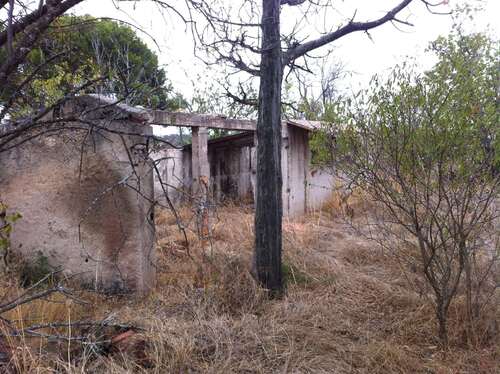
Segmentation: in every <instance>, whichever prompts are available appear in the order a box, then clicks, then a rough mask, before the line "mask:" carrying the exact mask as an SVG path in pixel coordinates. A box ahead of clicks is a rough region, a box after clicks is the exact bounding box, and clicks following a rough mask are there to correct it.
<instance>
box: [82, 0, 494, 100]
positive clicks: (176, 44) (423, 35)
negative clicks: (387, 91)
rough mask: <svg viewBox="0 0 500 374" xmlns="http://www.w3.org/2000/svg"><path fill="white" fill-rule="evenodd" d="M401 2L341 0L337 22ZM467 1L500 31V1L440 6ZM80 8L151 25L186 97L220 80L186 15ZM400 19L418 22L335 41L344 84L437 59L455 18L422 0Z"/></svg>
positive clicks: (126, 7)
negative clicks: (434, 51)
mask: <svg viewBox="0 0 500 374" xmlns="http://www.w3.org/2000/svg"><path fill="white" fill-rule="evenodd" d="M237 1H238V0H233V1H232V2H231V3H233V4H234V3H236V2H237ZM398 2H399V0H350V1H339V2H338V4H339V5H338V7H336V9H335V11H334V13H333V15H337V17H335V18H336V19H334V17H331V18H332V23H333V24H332V25H336V24H339V23H340V22H341V21H342V19H343V18H344V19H345V18H349V17H350V16H351V15H352V14H353V12H354V11H355V10H357V13H356V14H357V15H356V20H358V21H366V20H371V19H374V18H378V17H380V16H381V15H382V14H383V13H384V11H387V10H388V9H390V8H392V7H393V6H394V5H396V4H397V3H398ZM181 3H182V2H181ZM346 3H348V4H346ZM463 3H469V4H471V5H478V4H480V3H482V4H484V11H482V12H481V13H478V14H477V16H476V17H475V18H474V19H473V20H472V21H471V24H470V27H471V28H472V29H474V30H485V29H486V28H489V29H490V32H491V33H492V34H493V35H496V36H497V37H498V36H499V34H500V28H499V25H498V15H499V14H500V1H499V0H468V1H465V0H449V5H448V6H443V7H441V8H440V9H442V10H446V9H449V7H454V6H455V5H457V4H463ZM74 12H75V13H76V14H90V15H92V16H95V17H113V18H116V19H120V20H124V21H127V22H130V23H133V24H135V25H137V26H138V27H140V28H141V29H143V30H145V31H146V32H147V33H148V34H149V35H150V36H152V37H153V38H154V39H155V41H156V43H157V44H158V46H157V45H156V44H155V42H154V41H153V40H152V39H151V37H148V36H146V35H145V34H141V33H139V34H140V35H141V37H142V38H143V39H144V41H145V42H146V43H147V44H148V45H149V46H150V48H151V49H153V50H155V51H156V53H157V54H158V56H159V60H160V63H161V64H162V65H165V66H166V71H167V77H168V78H169V79H170V80H171V81H172V83H173V85H174V88H175V89H176V90H178V91H180V92H181V93H183V94H184V95H185V96H186V97H190V96H191V95H192V92H193V84H196V83H199V82H200V81H202V82H204V83H205V84H206V83H207V82H208V83H210V80H211V79H215V80H216V79H218V77H217V74H216V73H214V72H213V71H209V70H207V68H206V66H205V65H204V64H203V63H202V62H201V61H200V60H198V59H195V58H194V57H193V42H192V37H191V34H190V32H189V31H188V30H186V29H185V27H184V25H183V24H182V23H181V22H180V20H179V19H178V18H176V17H174V16H173V15H165V14H162V13H161V12H160V11H159V10H158V9H157V7H156V6H155V5H154V4H153V3H152V2H149V1H147V0H142V1H139V2H128V1H118V2H113V1H103V0H87V1H85V2H84V3H82V5H80V6H78V7H77V8H76V10H75V11H74ZM294 12H295V9H289V7H285V8H284V10H283V14H282V20H284V22H286V21H287V20H288V19H291V18H294V19H295V15H296V14H297V13H296V12H295V14H294ZM400 18H401V19H405V20H408V21H410V22H412V23H413V24H414V25H415V27H413V28H412V27H404V29H405V32H400V31H398V30H396V29H395V28H394V26H392V25H391V24H386V25H383V26H381V27H379V28H377V29H374V30H372V31H371V32H370V35H371V39H372V40H370V38H368V37H367V36H366V34H364V33H353V34H350V35H348V36H346V37H344V38H342V39H340V40H339V41H337V42H336V43H334V44H333V48H334V50H333V54H334V59H335V60H337V61H339V62H341V63H342V65H343V66H344V67H345V69H346V70H347V71H348V72H350V73H352V74H350V75H348V76H347V77H346V78H344V80H343V81H342V82H341V85H342V86H343V87H342V89H344V90H346V89H347V90H350V89H352V90H354V91H356V90H357V89H358V88H362V87H364V86H366V84H367V83H368V81H369V78H370V77H371V76H372V75H373V74H375V73H384V72H385V71H387V70H388V69H389V68H390V67H392V66H394V65H395V64H396V63H398V62H401V61H402V60H404V58H405V56H414V57H416V58H417V59H418V60H419V61H421V62H422V64H423V65H424V66H425V65H429V64H430V63H431V62H430V60H429V59H428V58H427V56H425V52H424V49H425V47H426V46H427V44H428V43H429V42H430V41H432V40H434V39H436V37H438V36H439V35H446V34H447V33H449V31H450V29H451V17H449V16H439V15H432V14H429V12H428V11H427V10H426V8H425V6H424V5H423V4H422V3H421V2H420V1H416V2H415V3H414V4H412V5H411V6H410V8H409V9H408V10H405V11H404V13H402V15H401V16H400ZM312 22H314V23H318V24H321V23H322V22H324V20H323V19H318V20H316V21H315V20H313V21H312ZM327 22H329V20H327ZM284 26H285V27H286V24H285V25H284ZM309 27H310V29H308V30H305V32H307V33H309V34H313V33H314V29H315V25H309ZM158 47H159V48H158ZM215 70H217V68H215ZM311 79H314V77H311Z"/></svg>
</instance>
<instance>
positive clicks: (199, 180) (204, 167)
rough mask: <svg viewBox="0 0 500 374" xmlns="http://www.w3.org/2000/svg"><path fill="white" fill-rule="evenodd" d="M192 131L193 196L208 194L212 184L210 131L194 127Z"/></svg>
mask: <svg viewBox="0 0 500 374" xmlns="http://www.w3.org/2000/svg"><path fill="white" fill-rule="evenodd" d="M192 131H193V133H192V146H191V148H192V149H191V150H192V167H193V194H197V193H200V192H204V193H206V192H207V190H208V188H209V183H210V165H209V164H208V129H207V128H206V127H193V128H192Z"/></svg>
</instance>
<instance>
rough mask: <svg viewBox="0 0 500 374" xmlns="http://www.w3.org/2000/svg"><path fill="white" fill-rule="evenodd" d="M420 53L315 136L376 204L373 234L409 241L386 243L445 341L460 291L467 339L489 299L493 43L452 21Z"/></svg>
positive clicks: (494, 191)
mask: <svg viewBox="0 0 500 374" xmlns="http://www.w3.org/2000/svg"><path fill="white" fill-rule="evenodd" d="M429 52H432V53H434V54H435V55H436V57H437V63H436V64H435V66H434V67H433V68H432V69H431V70H429V71H427V72H426V73H424V74H415V73H413V72H412V70H413V69H412V68H411V66H410V65H409V64H406V65H403V66H400V67H397V68H396V69H394V71H393V73H392V75H391V76H390V77H389V78H388V79H387V80H386V81H382V80H379V79H377V78H374V79H373V81H372V83H371V87H372V88H371V90H370V91H368V92H364V93H362V94H360V95H359V96H358V97H356V98H353V99H350V100H347V101H345V102H344V103H342V104H339V105H337V106H336V107H335V110H334V111H333V112H332V113H331V115H332V117H331V118H330V119H332V120H334V121H335V123H336V124H337V127H336V128H332V127H330V128H329V129H327V130H326V131H324V132H323V134H322V135H321V136H320V137H319V138H318V139H317V141H316V143H315V145H316V147H317V148H319V151H320V152H322V155H327V156H328V157H326V158H325V159H324V160H323V161H325V162H328V161H330V162H331V161H333V163H334V165H335V167H336V168H338V171H340V173H339V175H342V176H344V177H346V179H347V180H348V181H349V183H351V186H355V187H358V188H359V189H362V190H364V191H366V193H367V194H368V196H369V197H370V199H371V200H373V201H375V202H377V203H379V204H380V207H381V208H380V213H377V217H376V218H368V219H369V220H370V221H371V223H373V224H375V225H379V227H380V230H379V234H380V233H388V234H390V237H394V236H396V237H397V238H398V239H400V240H401V241H403V242H404V243H406V245H405V246H401V247H402V248H407V249H408V248H414V249H416V251H417V253H418V255H417V257H416V258H415V257H412V256H411V255H410V251H408V250H407V251H408V252H404V253H400V252H398V251H399V250H395V245H394V243H395V242H394V241H393V242H392V243H391V244H389V245H388V247H387V248H389V249H392V250H395V252H398V253H397V254H398V256H399V257H400V258H403V259H406V260H408V261H409V262H413V264H412V266H414V267H415V266H416V268H417V269H418V270H419V271H420V273H421V274H422V276H423V277H424V279H426V281H427V284H428V286H429V287H430V288H429V290H430V291H429V294H430V295H433V296H432V299H433V302H434V306H435V311H436V317H437V320H438V324H439V337H440V338H441V341H442V342H443V343H444V344H447V343H448V330H447V329H448V327H447V316H448V311H449V307H450V305H451V303H452V302H453V300H454V299H455V297H456V296H457V295H459V294H462V295H463V296H464V298H465V300H466V306H467V317H468V319H467V321H468V323H467V331H466V333H467V334H466V335H467V337H468V338H469V339H474V338H478V336H482V335H481V332H478V331H477V328H476V327H477V326H476V324H475V322H476V321H477V320H478V318H479V316H480V314H481V311H484V309H485V305H487V304H488V303H489V302H491V301H492V300H493V301H494V302H498V301H495V300H496V299H495V297H497V296H498V292H497V291H498V284H497V283H496V282H495V280H494V273H495V271H496V270H492V269H495V267H498V264H499V258H500V246H499V244H498V243H499V241H498V239H500V233H499V232H498V227H499V226H498V225H500V222H499V220H500V207H499V206H498V199H499V198H500V168H499V167H500V125H499V107H498V105H499V67H500V66H499V59H498V57H499V49H498V43H497V42H496V41H494V40H491V39H489V38H488V37H486V36H485V35H482V34H470V35H464V34H463V33H462V31H461V30H460V29H458V30H456V31H455V32H454V33H453V34H452V35H451V36H449V37H447V38H439V39H438V40H436V41H435V42H434V43H432V44H431V46H430V48H429ZM332 134H333V135H334V136H333V137H332ZM402 232H403V234H402ZM378 238H379V239H380V237H378ZM495 238H496V239H495ZM415 262H416V263H415Z"/></svg>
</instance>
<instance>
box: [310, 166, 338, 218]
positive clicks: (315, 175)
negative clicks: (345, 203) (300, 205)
mask: <svg viewBox="0 0 500 374" xmlns="http://www.w3.org/2000/svg"><path fill="white" fill-rule="evenodd" d="M334 181H335V178H334V176H333V175H332V173H331V172H330V171H328V170H322V169H318V168H312V169H310V172H309V179H308V183H307V209H308V210H315V209H319V208H321V206H322V205H323V204H324V203H325V202H326V201H327V200H328V199H330V198H332V197H333V191H334Z"/></svg>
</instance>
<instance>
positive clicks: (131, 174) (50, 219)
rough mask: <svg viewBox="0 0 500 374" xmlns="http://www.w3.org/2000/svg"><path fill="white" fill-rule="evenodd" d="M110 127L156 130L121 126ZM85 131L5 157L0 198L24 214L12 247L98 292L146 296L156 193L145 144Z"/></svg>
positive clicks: (47, 140)
mask: <svg viewBox="0 0 500 374" xmlns="http://www.w3.org/2000/svg"><path fill="white" fill-rule="evenodd" d="M106 127H108V128H110V129H112V130H116V131H120V130H123V131H126V132H128V133H130V132H132V133H133V132H135V131H137V132H136V133H142V134H144V133H147V132H148V131H149V132H150V131H151V130H150V128H149V126H146V127H144V126H142V125H138V124H131V123H127V122H121V121H120V122H113V123H107V124H106ZM84 134H85V133H82V132H78V133H77V132H71V133H70V132H66V133H65V134H64V135H57V136H52V137H48V136H47V137H43V138H39V139H37V140H33V141H31V142H27V143H25V144H24V145H23V146H21V147H19V148H16V149H13V150H12V151H10V152H8V153H4V154H2V155H0V193H1V198H2V200H3V201H4V202H5V203H6V204H8V205H9V207H10V209H12V210H14V211H18V212H20V213H21V214H22V215H23V218H22V219H21V220H20V221H18V222H17V223H16V226H15V229H14V231H13V235H12V243H13V246H12V247H13V250H14V251H18V252H20V253H21V254H22V255H23V256H24V257H25V258H26V259H27V260H33V259H35V258H36V256H37V253H41V254H43V255H44V256H46V257H47V259H48V261H49V263H50V264H51V265H53V266H60V267H62V268H63V270H64V272H65V273H66V274H69V275H72V276H74V277H76V278H78V279H80V280H81V281H82V282H83V283H84V284H86V285H87V286H89V287H95V288H97V289H99V290H101V291H108V292H126V291H132V290H134V291H139V292H146V291H147V290H148V289H149V288H150V287H152V286H153V285H154V281H155V271H154V224H153V222H152V219H153V214H152V201H153V199H154V192H153V173H152V169H151V165H150V164H149V162H150V161H148V160H147V159H146V158H145V157H144V155H143V154H142V152H143V151H142V150H141V146H140V145H139V144H142V143H144V140H143V138H142V137H138V136H123V137H121V136H119V135H116V134H113V133H106V134H105V136H101V135H99V134H97V133H93V134H92V135H90V136H85V135H84ZM131 161H132V162H131ZM129 186H130V187H132V188H130V187H129ZM134 189H135V190H134ZM148 200H149V201H148Z"/></svg>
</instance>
